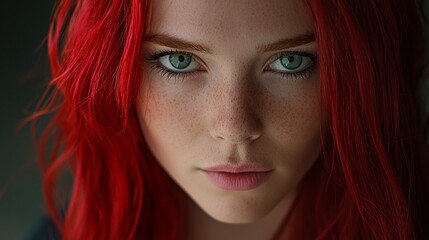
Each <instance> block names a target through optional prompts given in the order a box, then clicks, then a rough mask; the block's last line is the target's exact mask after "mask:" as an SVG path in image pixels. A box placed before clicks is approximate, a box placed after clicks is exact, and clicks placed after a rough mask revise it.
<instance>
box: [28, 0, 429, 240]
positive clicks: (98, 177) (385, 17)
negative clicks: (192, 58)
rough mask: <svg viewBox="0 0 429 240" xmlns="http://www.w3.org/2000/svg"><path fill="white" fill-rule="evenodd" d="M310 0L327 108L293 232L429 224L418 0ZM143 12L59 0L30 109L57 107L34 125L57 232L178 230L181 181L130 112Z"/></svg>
mask: <svg viewBox="0 0 429 240" xmlns="http://www.w3.org/2000/svg"><path fill="white" fill-rule="evenodd" d="M306 4H307V6H308V10H309V12H310V13H311V14H312V17H313V20H314V26H315V35H316V41H317V44H318V59H319V60H318V67H319V68H320V81H321V92H322V97H323V99H322V100H321V101H323V102H322V103H323V104H322V105H323V107H324V109H323V111H325V113H326V116H327V122H326V125H323V126H321V132H322V136H321V142H322V153H321V156H320V161H318V163H316V165H315V166H314V167H313V169H312V170H311V171H310V172H309V173H308V174H307V175H306V177H305V179H304V180H303V181H302V186H301V193H300V195H299V197H298V199H297V201H296V205H295V207H294V209H293V211H292V213H291V219H293V221H292V222H291V223H290V224H293V226H294V228H293V230H294V232H293V233H292V234H293V235H294V238H293V239H386V240H387V239H403V240H405V239H414V238H417V237H420V238H423V237H429V233H428V232H424V231H425V229H424V227H423V226H422V225H419V223H420V224H422V223H425V222H428V221H427V220H428V217H427V216H429V211H428V207H427V206H425V203H426V202H425V201H428V200H429V198H428V197H427V195H428V179H427V177H428V176H429V175H428V174H427V172H428V167H427V162H425V161H427V160H428V159H427V155H425V154H426V152H425V150H426V149H425V146H424V144H423V142H424V137H423V134H421V129H422V128H423V126H421V124H419V123H418V121H417V120H418V119H419V117H420V116H419V115H418V114H419V112H418V111H416V109H415V107H416V106H417V103H416V99H415V94H416V91H417V86H418V83H419V80H420V79H421V77H422V75H421V74H422V68H418V67H416V66H417V64H418V63H419V62H422V59H420V58H418V57H419V56H423V54H422V51H423V50H426V48H424V47H426V46H425V45H424V42H423V35H422V27H421V25H420V24H421V23H420V20H419V19H418V17H417V12H416V9H417V8H416V6H415V2H414V1H410V0H402V1H399V0H392V1H388V0H359V1H344V0H331V1H322V0H313V1H308V2H306ZM148 14H149V1H144V0H128V1H124V0H111V1H94V0H62V1H60V2H59V3H58V5H57V6H56V11H55V14H54V16H53V21H52V25H51V29H50V31H49V35H48V49H49V56H50V62H51V72H52V79H51V81H50V85H49V86H50V88H49V89H47V90H46V93H45V95H44V97H43V98H42V100H41V101H40V104H39V107H38V110H37V112H36V113H34V114H33V115H32V116H31V117H30V118H31V119H36V118H37V117H39V116H41V115H44V114H47V113H51V112H53V116H52V120H51V122H50V123H49V125H48V126H47V127H46V128H45V131H44V133H43V134H42V136H41V138H40V163H41V166H42V170H43V172H44V193H45V199H46V201H47V206H48V208H49V212H50V214H51V216H52V218H53V219H54V220H55V222H56V224H57V226H58V228H59V230H60V231H61V233H62V237H63V239H137V238H144V239H155V236H156V239H180V238H182V237H183V229H184V227H183V225H182V223H183V222H184V218H185V217H186V216H185V215H184V212H185V211H184V204H183V203H182V201H183V195H182V194H183V193H182V192H181V191H180V189H179V188H178V186H177V185H175V184H174V183H173V182H172V180H171V179H170V178H169V177H168V176H167V174H166V173H165V172H164V171H163V170H162V169H161V167H160V166H159V165H158V164H157V162H156V159H155V158H154V157H153V155H152V154H151V152H150V150H149V148H148V147H147V145H146V144H145V142H144V140H143V136H142V133H141V130H140V127H139V124H138V120H137V116H136V112H135V99H136V96H137V91H138V89H139V87H140V84H141V79H143V84H144V78H145V76H142V73H141V72H142V71H141V64H142V58H141V52H142V49H141V45H142V44H141V43H142V41H143V38H144V33H145V29H146V25H145V24H146V18H147V16H148ZM413 29H417V30H413ZM51 138H53V139H54V142H55V144H54V146H53V149H52V150H51V155H50V156H49V158H47V157H46V156H45V154H44V153H45V151H46V147H47V143H48V141H49V139H51ZM67 165H68V166H69V167H70V169H71V171H72V174H73V177H74V182H73V188H72V189H71V196H70V199H68V201H69V202H68V204H67V206H58V204H59V203H58V201H56V200H55V197H56V193H57V190H56V189H55V184H56V182H57V177H58V176H59V175H60V174H61V173H63V172H64V170H63V168H62V166H67ZM58 208H63V209H62V210H64V217H62V216H60V213H59V212H58ZM284 227H285V226H283V228H284ZM283 228H282V229H283ZM282 229H279V231H278V233H277V234H278V235H276V236H280V235H281V232H282ZM426 231H427V230H426Z"/></svg>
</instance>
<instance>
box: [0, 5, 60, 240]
mask: <svg viewBox="0 0 429 240" xmlns="http://www.w3.org/2000/svg"><path fill="white" fill-rule="evenodd" d="M53 3H54V1H53V0H50V1H46V0H45V1H31V0H18V1H3V2H2V6H1V7H0V24H1V27H0V32H1V35H0V36H1V37H0V47H1V51H0V56H1V60H0V61H1V63H0V73H1V78H0V79H1V84H0V239H1V240H15V239H26V236H27V235H28V234H29V232H30V231H32V230H31V229H32V228H33V226H34V225H35V224H36V223H37V222H38V221H39V218H40V217H41V215H42V214H43V212H45V210H44V207H43V200H42V194H41V186H40V182H41V174H40V171H39V167H38V165H37V159H36V151H35V146H34V143H33V142H32V140H31V137H30V134H29V127H28V126H27V125H26V126H24V127H23V128H22V129H20V130H19V131H18V130H17V127H18V124H19V123H20V122H21V121H22V120H23V119H24V118H25V116H27V113H28V112H26V110H28V111H29V110H30V109H32V108H34V104H32V103H34V102H35V101H36V99H37V97H38V96H40V94H41V92H42V89H43V84H45V82H46V79H47V77H48V76H49V74H48V69H49V68H48V63H47V58H46V53H45V52H46V50H45V49H46V46H43V47H41V48H39V45H41V44H42V41H43V39H44V38H45V36H46V34H47V32H48V27H49V19H50V15H51V9H52V7H53Z"/></svg>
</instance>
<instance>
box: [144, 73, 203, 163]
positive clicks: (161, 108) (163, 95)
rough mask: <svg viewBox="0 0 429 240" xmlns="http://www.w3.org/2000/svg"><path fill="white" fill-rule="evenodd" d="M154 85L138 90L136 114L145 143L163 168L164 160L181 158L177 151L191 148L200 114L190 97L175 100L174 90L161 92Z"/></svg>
mask: <svg viewBox="0 0 429 240" xmlns="http://www.w3.org/2000/svg"><path fill="white" fill-rule="evenodd" d="M160 81H165V80H162V79H160ZM152 84H153V83H152ZM154 85H155V86H153V87H151V86H142V87H141V89H140V93H139V96H138V99H137V113H138V118H139V122H140V126H141V130H142V132H143V135H144V138H145V140H146V142H147V144H148V145H149V147H150V149H151V151H152V153H153V154H154V155H155V157H156V158H157V159H158V160H159V161H160V162H161V164H162V165H164V166H166V165H168V163H167V162H165V161H164V160H165V159H171V158H172V156H175V158H177V157H180V155H177V154H180V152H179V151H178V150H180V149H182V150H183V149H187V148H189V146H191V145H190V144H192V139H194V138H195V136H196V134H197V132H198V131H199V130H198V129H200V127H199V125H200V121H199V118H198V117H199V116H200V114H198V111H197V109H198V108H197V106H196V105H195V102H196V101H193V100H192V98H185V97H183V98H180V97H177V94H178V93H172V92H169V91H174V89H173V90H165V89H166V88H161V89H163V90H160V88H159V87H158V86H156V84H154ZM172 96H175V97H172ZM189 109H192V111H189Z"/></svg>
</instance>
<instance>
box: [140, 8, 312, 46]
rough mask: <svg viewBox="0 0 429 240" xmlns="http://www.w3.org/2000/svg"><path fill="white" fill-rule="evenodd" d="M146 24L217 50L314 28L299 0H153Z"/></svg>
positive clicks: (259, 42)
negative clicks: (149, 16)
mask: <svg viewBox="0 0 429 240" xmlns="http://www.w3.org/2000/svg"><path fill="white" fill-rule="evenodd" d="M148 27H149V28H148V33H150V34H154V33H168V34H170V35H173V36H176V37H180V38H182V39H187V40H190V41H195V42H204V43H207V45H209V46H211V47H213V49H220V50H221V49H224V50H227V49H229V50H233V49H235V50H236V48H237V45H240V46H249V47H250V46H254V45H258V44H261V43H267V42H270V41H275V40H278V39H281V38H293V37H294V36H296V35H301V34H305V33H312V32H313V26H312V21H311V18H310V15H309V14H308V12H307V11H306V9H305V7H304V5H303V3H302V1H301V0H264V1H261V0H155V1H153V2H152V6H151V18H150V21H149V26H148Z"/></svg>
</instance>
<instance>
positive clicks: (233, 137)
mask: <svg viewBox="0 0 429 240" xmlns="http://www.w3.org/2000/svg"><path fill="white" fill-rule="evenodd" d="M216 82H217V84H216V85H217V86H216V87H215V89H214V91H215V93H214V95H213V96H214V97H213V103H214V104H213V105H212V106H213V112H212V124H211V129H210V132H211V135H212V137H213V138H216V139H218V140H224V141H228V142H233V143H238V142H244V141H249V140H254V139H256V138H258V137H259V136H260V134H261V133H260V132H261V122H260V119H259V118H258V116H257V114H256V113H257V109H256V108H257V107H258V106H257V105H256V104H255V103H256V102H255V100H256V97H257V96H256V91H255V90H256V89H255V85H254V84H253V83H252V81H251V79H249V78H248V77H246V76H243V75H239V74H230V75H229V76H227V77H224V78H222V79H221V80H220V81H216Z"/></svg>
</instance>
